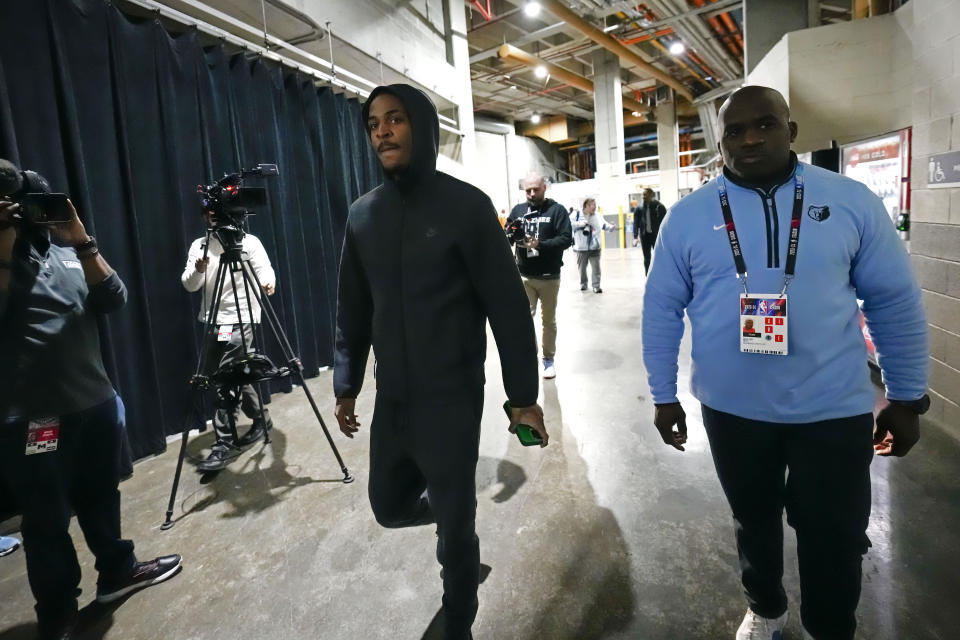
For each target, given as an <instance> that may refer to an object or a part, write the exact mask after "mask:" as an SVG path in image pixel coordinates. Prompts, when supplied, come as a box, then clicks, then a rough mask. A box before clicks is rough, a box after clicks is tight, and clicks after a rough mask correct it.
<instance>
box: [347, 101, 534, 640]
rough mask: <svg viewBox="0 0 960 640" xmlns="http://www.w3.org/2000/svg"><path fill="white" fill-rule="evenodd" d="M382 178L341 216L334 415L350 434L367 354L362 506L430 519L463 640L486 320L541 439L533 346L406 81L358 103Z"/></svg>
mask: <svg viewBox="0 0 960 640" xmlns="http://www.w3.org/2000/svg"><path fill="white" fill-rule="evenodd" d="M363 118H364V122H365V124H366V127H367V135H368V136H369V137H370V142H371V144H372V145H373V148H374V149H375V150H376V152H377V155H378V157H379V159H380V162H381V164H382V165H383V170H384V173H385V174H386V176H387V179H386V180H385V181H384V183H383V184H382V185H381V186H379V187H377V188H376V189H374V190H373V191H370V192H369V193H367V194H366V195H364V196H362V197H361V198H360V199H358V200H357V201H356V202H354V203H353V205H352V206H351V207H350V215H349V217H348V219H347V227H346V232H345V237H344V241H343V254H342V256H341V259H340V283H339V291H338V302H337V336H336V354H335V368H334V392H335V393H336V397H337V408H336V416H337V422H338V423H339V425H340V430H341V431H342V432H343V433H344V434H345V435H347V436H348V437H351V438H352V437H353V435H354V434H355V433H356V432H357V430H358V426H359V423H358V422H357V416H356V413H355V403H356V400H355V399H356V397H357V394H358V393H359V392H360V388H361V386H362V384H363V377H364V371H365V369H366V363H367V356H368V354H369V351H370V347H371V345H372V346H373V350H374V353H375V355H376V358H377V368H376V382H377V397H376V405H375V408H374V416H373V424H372V426H371V429H370V485H369V495H370V505H371V507H373V513H374V516H376V518H377V522H379V523H380V524H382V525H383V526H385V527H407V526H414V525H420V524H428V523H431V522H436V525H437V535H438V538H439V539H438V542H437V560H438V561H439V562H440V564H441V565H443V573H442V574H441V575H442V576H443V611H444V619H445V629H446V631H445V633H446V636H445V637H446V638H447V639H448V640H464V639H467V638H470V637H472V636H471V634H470V627H471V626H472V624H473V620H474V618H475V617H476V613H477V606H478V603H477V586H478V583H479V575H480V547H479V541H478V540H477V535H476V526H475V519H476V508H477V500H476V486H475V478H474V476H475V474H476V466H477V458H478V450H479V440H480V418H481V415H482V412H483V385H484V359H485V358H486V352H487V347H486V325H487V320H489V321H490V326H491V328H492V329H493V335H494V337H495V338H496V341H497V347H498V349H499V351H500V361H501V363H502V372H503V384H504V387H505V388H506V391H507V396H508V398H509V400H510V403H511V405H512V406H513V414H512V416H511V424H510V429H511V431H513V430H515V428H516V425H517V424H529V425H530V426H532V427H533V428H534V430H535V431H537V432H538V433H539V434H540V436H541V437H542V438H543V440H544V445H546V442H547V430H546V428H545V427H544V424H543V410H542V409H541V408H540V407H539V405H537V404H536V401H537V393H538V391H539V389H538V384H537V368H536V367H537V364H536V361H537V349H536V339H535V334H534V330H533V322H532V321H531V318H530V315H529V313H528V312H527V305H526V300H525V297H524V294H523V286H522V284H521V282H520V276H519V274H518V273H517V267H516V265H515V264H514V262H513V259H512V257H511V255H510V248H509V244H508V243H507V241H506V239H505V238H504V235H503V231H502V229H501V228H500V224H499V223H498V221H497V214H496V211H495V210H494V208H493V205H492V204H491V202H490V199H489V198H487V196H485V195H484V194H483V193H482V192H481V191H480V190H479V189H476V188H475V187H472V186H470V185H468V184H466V183H464V182H461V181H459V180H456V179H455V178H452V177H450V176H448V175H446V174H444V173H441V172H439V171H437V170H436V161H437V146H438V141H439V120H438V119H437V111H436V108H435V107H434V106H433V104H432V103H431V102H430V99H429V98H427V96H426V95H424V94H423V93H422V92H420V91H419V90H417V89H415V88H413V87H410V86H408V85H403V84H395V85H390V86H386V87H378V88H377V89H375V90H374V91H373V93H371V94H370V98H369V99H368V100H367V102H366V103H365V104H364V106H363Z"/></svg>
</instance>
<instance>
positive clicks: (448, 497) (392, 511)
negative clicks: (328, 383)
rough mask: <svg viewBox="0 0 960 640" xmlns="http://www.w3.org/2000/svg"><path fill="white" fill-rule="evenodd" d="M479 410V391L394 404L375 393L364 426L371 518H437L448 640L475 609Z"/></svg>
mask: <svg viewBox="0 0 960 640" xmlns="http://www.w3.org/2000/svg"><path fill="white" fill-rule="evenodd" d="M482 413H483V391H482V389H478V390H477V391H476V392H475V393H472V394H468V395H465V396H463V397H460V398H452V399H448V400H445V401H437V402H433V403H429V404H427V403H424V404H419V403H411V404H404V403H397V402H394V401H392V400H389V399H387V398H385V397H383V396H382V395H381V394H378V395H377V400H376V408H375V410H374V416H373V423H372V425H371V428H370V486H369V493H370V506H371V507H373V514H374V516H375V517H376V519H377V522H379V523H380V524H381V525H383V526H384V527H409V526H416V525H421V524H429V523H431V522H436V524H437V535H438V536H439V540H438V542H437V561H438V562H439V563H440V564H441V565H443V609H444V616H445V619H446V638H447V639H448V640H454V639H456V640H461V639H462V638H468V637H469V632H470V627H471V626H472V625H473V620H474V618H475V617H476V615H477V606H478V603H477V587H478V585H479V580H480V543H479V540H478V539H477V534H476V513H477V492H476V479H475V475H476V469H477V457H478V450H479V445H480V418H481V414H482ZM424 491H426V498H424V497H423V494H424Z"/></svg>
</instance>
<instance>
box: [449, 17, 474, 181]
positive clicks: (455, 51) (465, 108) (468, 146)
mask: <svg viewBox="0 0 960 640" xmlns="http://www.w3.org/2000/svg"><path fill="white" fill-rule="evenodd" d="M444 2H445V3H446V6H445V7H444V18H445V20H444V22H445V23H446V22H447V20H449V25H447V24H445V25H444V26H445V27H447V33H446V39H447V59H448V61H450V62H451V64H452V65H453V66H454V68H455V69H456V72H455V77H456V89H455V90H456V93H457V99H456V101H455V102H456V104H457V119H458V121H459V124H460V131H462V132H463V141H462V145H461V147H460V153H461V158H460V160H461V162H462V163H463V166H464V167H466V168H467V170H468V172H469V171H471V170H473V169H475V168H476V167H475V163H476V159H477V143H476V138H475V136H474V130H473V86H472V85H471V82H470V50H469V49H468V48H467V10H466V7H464V4H463V2H462V1H461V0H444ZM451 54H452V60H450V58H451Z"/></svg>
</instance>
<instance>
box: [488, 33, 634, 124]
mask: <svg viewBox="0 0 960 640" xmlns="http://www.w3.org/2000/svg"><path fill="white" fill-rule="evenodd" d="M497 54H498V55H499V56H500V57H501V58H509V59H511V60H516V61H517V62H521V63H523V64H525V65H527V66H528V67H531V68H535V67H538V66H541V65H542V66H543V67H544V68H545V69H546V70H547V71H548V72H549V73H550V75H551V76H553V77H554V78H557V79H558V80H560V81H562V82H565V83H567V84H569V85H571V86H574V87H576V88H578V89H580V90H582V91H586V92H587V93H590V94H592V93H593V92H594V91H593V82H592V81H590V80H588V79H587V78H584V77H583V76H580V75H577V74H575V73H573V72H570V71H567V70H566V69H564V68H563V67H558V66H557V65H555V64H552V63H550V62H547V61H546V60H541V59H540V58H537V57H536V56H532V55H530V54H529V53H527V52H526V51H524V50H522V49H518V48H517V47H514V46H513V45H509V44H505V45H503V46H502V47H500V51H498V52H497ZM623 108H624V109H628V110H630V111H631V112H633V111H636V112H638V113H646V112H648V111H650V107H648V106H647V105H645V104H643V103H642V102H638V101H636V100H631V99H629V98H623Z"/></svg>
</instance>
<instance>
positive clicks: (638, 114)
mask: <svg viewBox="0 0 960 640" xmlns="http://www.w3.org/2000/svg"><path fill="white" fill-rule="evenodd" d="M631 115H633V117H634V118H639V117H640V112H639V111H634V112H632V114H631Z"/></svg>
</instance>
